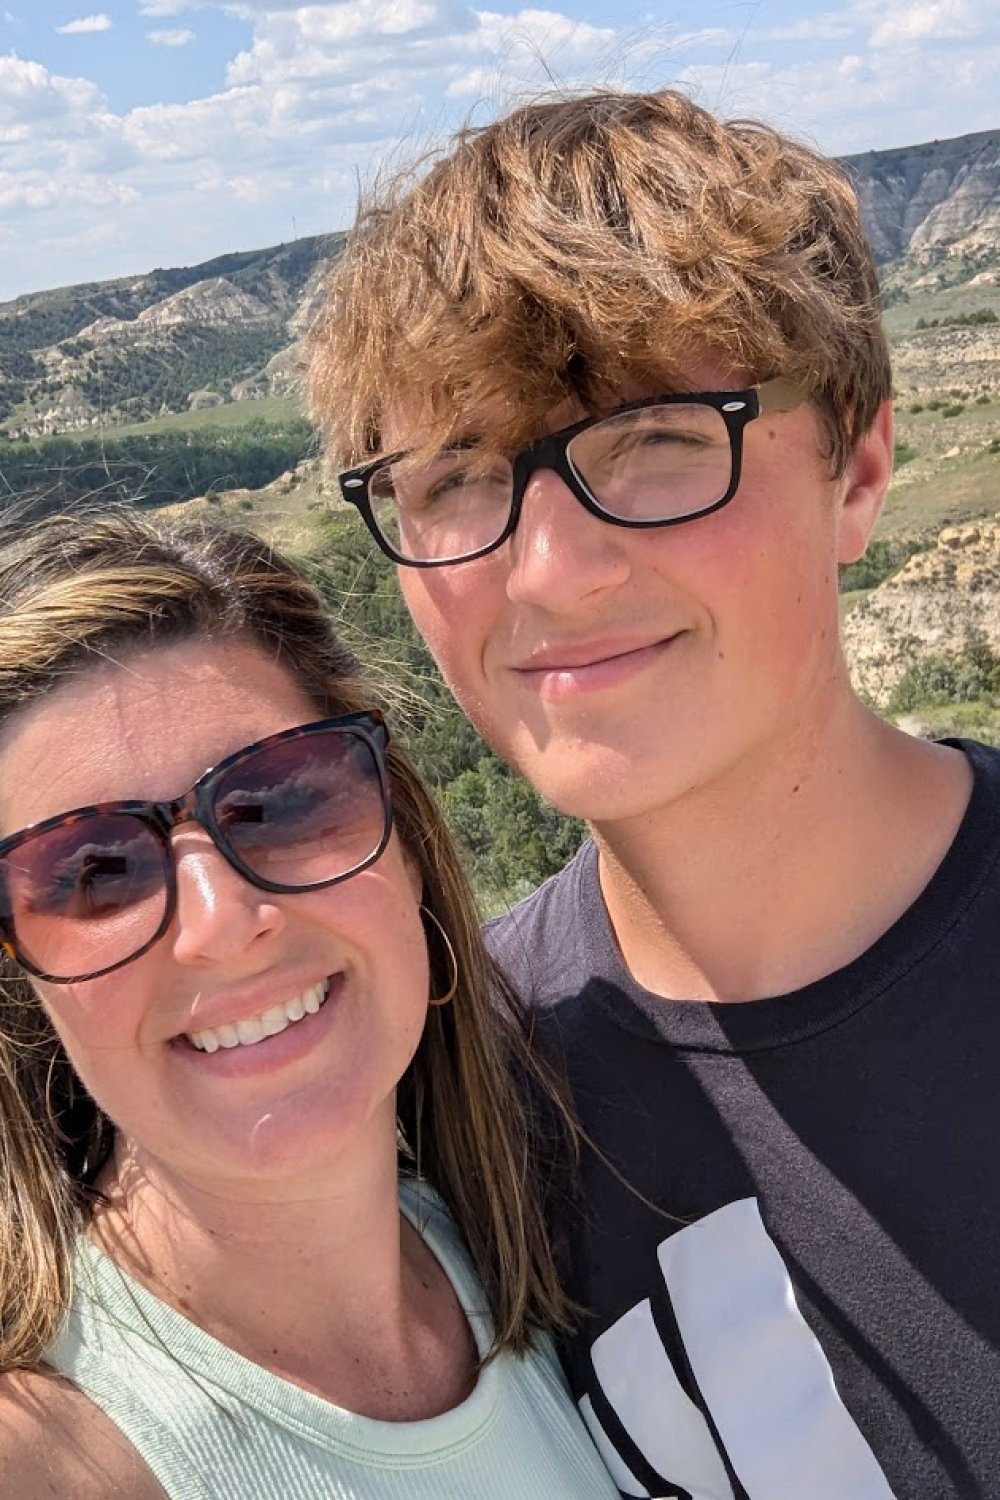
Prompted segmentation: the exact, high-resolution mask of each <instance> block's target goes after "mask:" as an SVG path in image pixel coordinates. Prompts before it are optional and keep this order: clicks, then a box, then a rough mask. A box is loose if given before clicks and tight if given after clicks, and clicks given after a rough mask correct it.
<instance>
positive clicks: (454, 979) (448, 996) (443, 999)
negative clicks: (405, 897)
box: [420, 902, 458, 1007]
mask: <svg viewBox="0 0 1000 1500" xmlns="http://www.w3.org/2000/svg"><path fill="white" fill-rule="evenodd" d="M420 910H421V911H422V912H423V914H424V916H425V917H430V919H431V921H432V922H433V923H434V926H435V927H436V928H437V930H438V932H439V933H440V935H441V941H442V943H444V945H445V947H446V948H447V950H448V957H449V959H450V960H451V984H450V985H449V986H448V989H447V991H446V992H445V993H444V994H443V995H438V996H436V997H434V998H429V999H428V1001H427V1004H428V1005H433V1006H435V1007H437V1006H440V1005H447V1004H448V1003H449V1002H450V1001H452V1000H454V998H455V994H456V992H457V990H458V959H457V958H456V957H455V948H454V945H453V943H452V941H451V938H450V937H449V936H448V934H447V933H446V932H445V930H444V928H443V927H442V926H441V923H440V922H439V920H438V918H437V917H436V916H435V915H434V913H433V912H432V911H431V909H430V907H429V906H424V904H423V902H421V903H420Z"/></svg>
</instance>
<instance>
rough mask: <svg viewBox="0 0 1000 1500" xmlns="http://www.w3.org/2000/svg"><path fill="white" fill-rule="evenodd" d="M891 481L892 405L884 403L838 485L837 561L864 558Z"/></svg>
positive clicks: (847, 561) (888, 402) (860, 441)
mask: <svg viewBox="0 0 1000 1500" xmlns="http://www.w3.org/2000/svg"><path fill="white" fill-rule="evenodd" d="M891 478H892V402H891V401H883V402H882V404H881V406H880V407H879V409H878V411H877V412H876V414H875V420H874V422H873V423H872V425H871V427H869V429H868V431H867V432H866V433H865V435H864V437H862V438H861V439H860V440H859V442H858V445H857V447H856V448H855V450H854V452H853V453H852V454H851V457H850V459H849V460H848V464H847V470H846V472H845V474H844V476H843V478H842V479H841V481H840V486H839V499H838V507H839V509H838V516H837V561H838V562H839V563H852V562H857V560H858V558H859V557H862V556H863V555H864V550H865V548H866V547H867V546H868V543H869V541H870V539H871V534H872V532H873V531H874V530H875V523H876V521H877V520H878V518H879V513H880V511H881V509H882V501H883V500H884V499H885V494H886V490H887V489H888V488H889V481H890V480H891Z"/></svg>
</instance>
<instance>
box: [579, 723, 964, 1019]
mask: <svg viewBox="0 0 1000 1500" xmlns="http://www.w3.org/2000/svg"><path fill="white" fill-rule="evenodd" d="M971 786H972V774H971V770H970V767H969V765H968V762H967V760H966V759H965V757H964V756H962V755H961V753H960V752H958V751H956V750H953V749H949V748H947V747H944V746H939V745H931V744H927V743H925V742H922V741H919V740H914V739H912V738H910V737H909V736H907V735H904V734H902V733H900V732H899V731H898V730H896V729H894V728H892V727H891V726H889V725H887V724H885V723H883V722H882V721H881V720H880V719H878V718H876V716H875V715H874V714H872V713H870V712H869V711H868V710H867V709H865V708H864V707H863V706H862V705H861V704H860V703H858V701H857V700H856V699H855V698H854V697H853V695H851V696H850V697H845V698H844V699H843V701H842V702H841V703H840V704H838V705H837V707H836V709H835V710H834V712H833V713H832V714H831V716H830V719H829V721H828V722H827V723H826V724H825V725H824V729H823V733H822V734H821V735H819V736H817V735H815V734H809V735H802V736H801V737H800V738H799V739H798V741H796V742H789V741H788V740H785V741H784V742H783V743H782V744H781V746H780V753H777V751H776V748H775V747H773V746H772V747H771V748H770V753H769V754H768V755H766V756H762V757H761V758H760V759H758V760H757V761H755V762H754V763H753V764H752V765H750V764H747V765H744V766H741V767H739V768H736V769H735V770H734V771H733V772H732V773H731V774H730V775H729V776H727V777H726V778H725V780H724V781H721V782H718V783H714V784H713V785H711V786H709V787H705V788H700V789H698V790H697V791H696V792H693V793H691V794H689V795H688V796H686V797H685V798H684V799H683V800H682V801H680V802H678V803H674V804H672V805H671V806H670V807H668V808H665V809H663V810H662V811H661V812H660V813H659V814H658V815H657V814H654V815H653V816H646V817H644V818H643V819H642V820H637V821H636V822H635V823H634V824H632V823H629V824H624V823H618V824H614V825H611V826H602V827H598V828H595V829H594V834H595V838H596V840H597V844H598V847H599V850H600V876H601V887H602V891H603V894H604V899H605V902H606V904H607V908H608V913H609V916H610V918H611V923H612V926H613V928H614V931H615V935H616V938H617V940H618V944H619V947H620V948H621V951H622V955H623V957H624V959H625V962H626V964H627V965H628V967H629V969H630V970H631V972H632V974H633V976H634V978H635V979H636V980H637V981H638V982H639V983H640V984H641V985H642V986H643V987H644V988H646V989H647V990H650V991H651V992H653V993H654V994H659V995H663V996H665V997H669V998H675V999H693V1000H723V1001H746V1000H757V999H762V998H764V997H766V996H769V995H778V994H788V993H790V992H792V991H794V990H797V989H800V988H802V986H804V985H806V984H809V983H811V982H812V981H813V980H816V979H820V978H822V977H823V976H824V975H826V974H831V973H833V972H835V971H836V970H837V969H840V968H842V967H843V966H844V965H845V964H847V963H849V962H850V961H851V960H852V959H855V958H857V957H858V956H859V955H860V954H861V953H863V952H864V951H865V950H866V949H867V948H869V947H870V946H871V944H872V943H873V942H874V941H875V940H876V939H877V938H878V937H880V936H881V935H882V933H884V932H885V931H886V930H887V929H888V928H889V927H890V926H891V925H892V923H893V922H894V921H895V920H896V919H897V917H899V916H900V915H901V914H902V912H903V911H905V910H906V908H907V907H908V906H910V905H911V904H912V902H913V901H914V900H915V899H916V897H917V896H918V895H919V894H920V892H921V891H922V890H923V889H924V887H925V886H926V885H927V883H928V881H929V880H930V878H931V876H932V875H933V873H934V871H935V870H936V869H937V867H938V865H939V864H940V862H941V859H942V858H943V856H944V854H945V853H946V851H947V849H948V847H949V845H950V844H951V841H952V839H953V838H954V836H955V833H956V831H957V828H958V825H959V823H960V822H961V819H962V815H963V813H964V811H965V808H966V806H967V803H968V799H969V795H970V792H971Z"/></svg>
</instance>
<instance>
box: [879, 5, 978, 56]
mask: <svg viewBox="0 0 1000 1500" xmlns="http://www.w3.org/2000/svg"><path fill="white" fill-rule="evenodd" d="M852 9H853V11H854V13H855V14H856V15H857V16H858V18H859V19H860V20H862V21H865V22H867V23H869V24H870V25H871V35H870V38H869V40H870V42H871V44H872V46H875V47H896V46H899V45H900V44H902V43H907V42H917V41H934V40H937V41H944V40H948V39H955V38H972V37H976V36H980V35H982V34H983V33H984V32H985V31H986V30H987V28H988V26H989V25H990V20H991V18H992V21H993V23H994V24H995V23H996V19H997V12H996V10H995V9H994V10H992V12H991V11H989V10H988V9H987V3H986V0H854V3H853V7H852Z"/></svg>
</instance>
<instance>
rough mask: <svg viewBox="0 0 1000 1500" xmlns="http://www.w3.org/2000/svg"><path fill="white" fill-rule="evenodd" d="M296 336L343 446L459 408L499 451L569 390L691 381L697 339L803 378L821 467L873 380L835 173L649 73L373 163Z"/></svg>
mask: <svg viewBox="0 0 1000 1500" xmlns="http://www.w3.org/2000/svg"><path fill="white" fill-rule="evenodd" d="M310 343H311V350H310V377H309V386H310V398H311V405H312V410H313V414H314V417H315V418H316V420H317V422H318V425H319V426H320V427H321V428H322V429H323V430H324V432H325V434H326V439H327V446H328V451H329V453H330V456H331V458H332V459H333V461H334V462H337V463H344V464H346V463H348V462H355V461H359V460H361V459H362V458H364V457H365V456H367V455H372V454H377V453H379V452H381V451H384V449H383V436H382V433H383V426H384V422H385V417H386V413H387V411H388V410H390V409H398V408H399V407H400V406H402V407H403V409H404V411H406V410H413V409H415V410H416V411H417V412H418V413H419V418H418V420H419V421H420V423H421V427H420V431H421V438H422V440H423V441H422V443H421V447H424V446H426V448H427V449H428V450H431V449H434V448H437V447H439V446H444V445H446V444H447V443H448V442H449V441H451V440H452V439H453V438H454V437H455V436H456V435H457V434H459V433H461V432H463V431H470V430H471V431H473V432H475V433H476V434H481V435H482V438H483V440H484V441H485V442H487V443H488V444H489V445H490V446H494V445H495V446H497V447H499V448H501V449H504V450H507V451H509V450H511V449H513V448H515V447H517V446H520V445H521V444H522V443H523V442H526V441H528V440H529V439H530V438H532V437H533V436H535V435H536V434H537V433H538V431H539V430H540V429H541V428H542V425H543V423H544V421H545V419H546V416H547V414H548V413H549V412H550V411H551V410H552V409H553V408H554V407H556V406H557V405H559V404H560V403H561V402H564V401H566V400H567V399H573V400H575V401H577V402H579V403H582V405H583V406H584V407H585V408H586V409H588V410H600V409H602V408H604V407H608V406H613V405H615V404H616V403H617V402H620V401H621V400H623V399H627V396H625V395H623V394H622V393H623V392H629V391H631V390H633V389H635V388H637V387H638V388H640V390H643V391H645V390H649V391H651V392H652V393H657V392H659V391H664V392H666V391H669V390H674V389H678V390H683V389H685V388H688V389H690V387H691V381H690V376H689V375H688V374H687V372H688V371H689V369H690V368H691V366H692V363H693V361H695V360H698V361H700V362H703V361H704V359H705V357H706V355H707V356H708V357H709V358H714V359H716V360H718V361H719V362H720V363H721V364H722V366H723V367H724V368H725V369H726V370H731V371H734V372H737V375H738V378H739V379H740V382H741V383H743V380H744V379H747V380H748V381H749V382H756V381H763V380H766V379H769V378H771V377H773V376H776V375H785V376H789V377H791V378H792V379H794V380H796V381H798V382H800V383H801V384H803V385H804V386H805V388H806V389H807V391H809V392H810V393H811V395H812V398H813V401H814V404H815V406H816V408H817V410H818V412H819V414H820V417H821V419H822V422H823V426H824V429H825V433H826V435H827V437H828V458H829V461H830V467H831V472H832V473H833V474H834V475H838V474H840V473H842V472H843V469H844V466H845V464H846V462H847V459H848V457H849V455H850V453H851V452H852V450H853V448H854V446H855V444H856V443H857V441H858V439H859V438H860V437H861V436H862V435H863V434H864V433H865V432H866V431H867V430H868V429H869V428H870V426H871V424H872V422H873V420H874V417H875V413H876V410H877V408H878V406H879V403H880V402H881V401H882V400H884V399H885V397H886V396H888V395H889V392H890V369H889V356H888V350H887V345H886V340H885V335H884V332H883V329H882V325H881V312H880V303H879V288H878V280H877V276H876V272H875V267H874V263H873V260H872V256H871V252H870V250H869V247H868V244H867V242H866V239H865V235H864V231H863V229H862V227H861V221H860V216H859V210H858V202H857V198H856V195H855V193H854V190H853V188H852V187H851V185H850V183H849V181H848V179H847V178H846V176H845V175H844V173H843V172H842V171H841V169H840V168H839V167H838V166H837V165H836V164H835V163H834V162H832V161H830V160H828V159H826V158H824V157H823V156H820V155H819V154H817V153H816V152H815V151H812V150H810V149H808V148H807V147H806V146H803V145H800V144H799V143H797V142H795V141H793V140H790V139H788V138H787V137H785V136H782V135H780V134H778V133H777V132H776V131H774V130H772V129H770V128H769V127H767V126H765V125H762V124H758V123H755V122H752V121H732V122H728V123H727V122H724V121H721V120H719V119H717V118H715V116H713V115H711V114H709V113H708V112H707V111H706V110H704V109H701V108H699V107H698V106H697V105H695V104H693V103H692V102H691V100H690V99H688V98H687V97H686V96H685V95H683V94H681V93H678V92H676V91H674V90H669V89H667V90H663V91H660V92H656V93H647V94H628V93H597V94H590V95H586V96H583V97H576V98H569V99H561V100H556V101H553V100H551V99H548V100H541V101H539V102H536V103H531V104H528V105H526V106H525V107H523V108H520V109H516V110H515V111H514V112H513V113H511V114H509V115H507V116H506V117H505V118H503V119H501V120H499V121H497V122H496V123H494V124H491V125H488V126H486V127H483V128H471V127H470V128H467V129H465V130H462V131H461V132H459V134H458V135H457V137H456V138H455V140H454V141H453V142H452V144H451V146H450V148H449V149H448V150H447V153H446V154H444V155H442V156H438V157H435V156H431V157H430V158H429V159H426V158H425V159H424V160H422V161H420V162H418V163H416V164H415V165H414V166H413V167H412V168H410V169H408V170H407V171H406V172H404V173H401V174H400V175H398V176H397V177H396V178H394V179H393V180H391V181H389V182H388V183H385V184H382V185H376V187H375V189H374V190H373V191H372V193H371V194H370V196H369V198H368V200H367V201H364V202H363V203H362V205H361V208H360V211H359V215H358V219H357V223H356V225H355V228H354V230H353V232H352V234H351V236H350V237H349V240H348V244H347V247H346V250H345V253H344V255H343V257H342V258H341V260H340V261H339V262H338V264H337V265H336V266H335V267H334V269H333V272H332V275H331V278H330V283H329V293H328V297H327V300H326V305H325V308H324V310H323V311H322V313H321V314H320V317H319V318H318V320H317V321H316V323H315V325H314V327H313V329H312V333H311V339H310Z"/></svg>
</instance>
